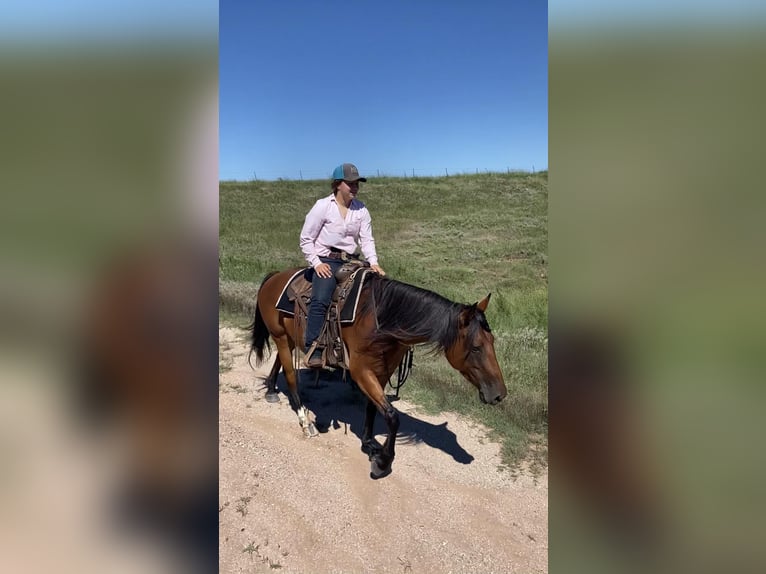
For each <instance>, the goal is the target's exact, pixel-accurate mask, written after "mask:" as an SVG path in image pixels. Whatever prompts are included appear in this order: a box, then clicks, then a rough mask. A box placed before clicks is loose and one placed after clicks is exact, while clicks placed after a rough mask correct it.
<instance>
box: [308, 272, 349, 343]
mask: <svg viewBox="0 0 766 574" xmlns="http://www.w3.org/2000/svg"><path fill="white" fill-rule="evenodd" d="M319 259H320V260H321V261H322V263H327V264H328V265H329V266H330V269H331V271H332V275H331V276H330V277H328V278H327V279H324V278H322V277H320V276H319V275H317V274H316V271H314V276H313V277H312V279H311V303H310V305H309V316H308V319H307V321H306V347H305V350H306V351H308V349H309V347H311V345H312V344H313V343H314V341H315V340H316V338H317V337H319V333H320V331H321V330H322V325H323V324H324V320H325V316H326V315H327V308H328V307H329V306H330V301H331V300H332V294H333V291H335V286H336V284H337V282H336V281H335V272H336V271H337V270H338V269H340V267H341V266H342V265H343V261H341V260H340V259H329V258H327V257H320V258H319Z"/></svg>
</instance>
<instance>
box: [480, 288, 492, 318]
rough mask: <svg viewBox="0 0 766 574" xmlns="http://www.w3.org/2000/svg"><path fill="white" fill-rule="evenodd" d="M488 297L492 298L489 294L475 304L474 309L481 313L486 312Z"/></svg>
mask: <svg viewBox="0 0 766 574" xmlns="http://www.w3.org/2000/svg"><path fill="white" fill-rule="evenodd" d="M490 297H492V293H490V294H489V295H487V296H486V297H484V299H482V300H481V301H479V302H478V303H476V307H477V308H478V309H479V311H481V312H482V313H484V311H486V310H487V305H488V304H489V298H490Z"/></svg>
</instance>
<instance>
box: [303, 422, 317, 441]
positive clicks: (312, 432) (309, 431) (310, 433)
mask: <svg viewBox="0 0 766 574" xmlns="http://www.w3.org/2000/svg"><path fill="white" fill-rule="evenodd" d="M303 434H305V435H306V438H312V437H315V436H319V431H317V427H316V426H315V425H314V423H309V425H308V426H306V427H304V428H303Z"/></svg>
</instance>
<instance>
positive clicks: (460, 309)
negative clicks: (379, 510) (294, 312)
mask: <svg viewBox="0 0 766 574" xmlns="http://www.w3.org/2000/svg"><path fill="white" fill-rule="evenodd" d="M298 271H300V268H294V269H288V270H286V271H282V272H272V273H270V274H269V275H267V276H266V277H265V278H264V280H263V283H262V284H261V287H260V289H259V291H258V297H257V302H256V307H255V318H254V320H253V323H252V324H251V325H250V327H249V329H252V344H251V349H250V353H251V354H252V353H253V352H255V355H256V364H261V363H262V362H263V360H264V349H265V348H266V347H269V350H270V345H269V342H268V339H269V336H271V338H272V339H273V340H274V343H275V344H276V347H277V358H276V361H275V363H274V366H273V367H272V369H271V372H270V374H269V377H268V378H267V380H266V385H267V390H266V399H267V400H270V401H271V402H274V401H275V400H278V395H277V389H276V380H277V375H278V373H279V370H280V368H281V369H283V370H284V374H285V379H286V380H287V386H288V389H289V399H290V403H291V406H292V408H293V410H295V411H296V413H297V415H298V421H299V423H300V426H301V428H302V429H303V431H304V433H305V434H306V436H309V437H311V436H316V434H317V430H316V427H315V426H314V423H312V422H311V421H310V419H309V413H308V410H307V409H306V407H305V406H304V405H303V403H302V402H301V398H300V394H299V392H298V382H297V377H296V372H295V368H294V366H293V362H292V360H291V357H292V355H291V353H292V350H293V349H294V348H295V347H296V346H298V345H300V346H301V347H302V346H303V333H302V332H296V326H295V321H294V320H293V317H291V316H290V315H287V314H285V313H283V312H281V311H279V310H278V309H277V308H276V304H277V300H278V299H279V297H280V294H281V293H282V290H283V289H284V287H285V285H286V283H287V282H288V281H289V279H290V278H291V277H292V276H293V275H294V274H295V273H296V272H298ZM490 295H491V294H489V295H487V296H486V297H485V298H484V299H482V300H481V301H479V302H477V303H474V304H473V305H464V304H461V303H455V302H453V301H450V300H449V299H446V298H445V297H442V296H441V295H439V294H437V293H434V292H433V291H428V290H426V289H422V288H420V287H415V286H413V285H409V284H407V283H402V282H400V281H396V280H393V279H390V278H388V277H383V276H381V275H377V274H375V273H368V274H367V276H366V280H365V283H364V286H363V288H362V292H361V295H360V299H359V304H358V307H357V313H356V320H355V321H354V322H353V323H352V324H350V325H343V326H342V328H341V337H342V338H343V341H344V342H345V344H346V346H347V348H348V357H349V361H348V366H349V372H350V375H351V378H352V379H353V380H354V382H356V384H357V385H358V387H359V388H360V389H361V391H362V392H363V393H364V394H365V395H366V396H367V398H368V401H367V408H366V412H365V420H364V429H363V434H362V451H363V452H365V453H366V454H368V455H369V457H370V462H371V470H370V476H371V477H372V478H374V479H377V478H382V477H384V476H386V475H388V474H390V473H391V465H392V463H393V460H394V456H395V454H394V443H395V441H396V433H397V431H398V429H399V414H398V412H397V411H396V409H395V408H394V407H393V406H391V403H389V401H388V399H387V398H386V394H385V392H384V389H385V387H386V384H387V383H388V380H389V378H390V377H391V375H392V374H393V372H394V371H395V370H396V369H397V368H398V366H399V363H400V361H401V359H402V357H404V355H405V353H406V352H407V349H408V348H409V347H410V346H412V345H417V344H426V345H428V346H430V347H431V349H432V350H433V351H434V352H437V353H439V352H441V353H444V355H445V357H446V359H447V361H448V362H449V364H450V365H451V366H452V367H453V368H454V369H456V370H457V371H459V372H460V374H462V375H463V377H465V379H466V380H468V382H470V383H471V384H472V385H474V386H475V387H476V388H477V389H478V392H479V399H480V400H481V401H482V402H483V403H487V404H492V405H495V404H497V403H499V402H500V401H502V400H503V398H505V396H506V395H507V394H508V390H507V389H506V386H505V382H504V381H503V374H502V372H501V371H500V367H499V365H498V363H497V358H496V356H495V347H494V336H493V335H492V331H491V330H490V327H489V324H488V323H487V319H486V317H485V315H484V312H485V311H486V309H487V304H488V303H489V299H490ZM378 412H379V413H380V414H381V415H382V416H383V418H384V419H385V421H386V425H387V427H388V435H387V438H386V440H385V442H384V444H382V445H381V444H380V443H379V442H378V441H377V440H375V437H374V436H373V423H374V421H375V416H376V413H378Z"/></svg>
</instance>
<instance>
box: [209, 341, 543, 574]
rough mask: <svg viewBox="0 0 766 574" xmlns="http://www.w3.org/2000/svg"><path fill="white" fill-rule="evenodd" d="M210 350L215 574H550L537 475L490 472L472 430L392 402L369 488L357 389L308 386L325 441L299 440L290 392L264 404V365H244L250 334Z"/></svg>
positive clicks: (493, 453) (490, 459)
mask: <svg viewBox="0 0 766 574" xmlns="http://www.w3.org/2000/svg"><path fill="white" fill-rule="evenodd" d="M220 345H221V363H222V365H224V366H225V368H226V369H228V370H224V372H222V373H221V375H220V385H219V401H220V402H219V405H220V406H219V409H220V415H219V443H220V444H219V465H220V466H219V473H220V482H219V497H220V499H219V523H220V539H219V550H220V571H221V572H223V573H236V572H275V571H278V572H283V573H300V574H323V573H368V572H369V573H373V572H374V573H389V572H390V573H398V574H403V573H413V574H420V573H424V574H431V573H469V572H470V573H478V572H481V573H491V572H495V573H508V572H520V573H533V572H546V571H547V554H548V531H547V516H548V480H547V474H543V475H542V476H539V477H538V478H536V479H535V478H533V477H532V476H531V475H528V474H525V473H523V472H522V473H521V474H520V475H518V476H516V477H514V476H512V473H511V472H509V471H508V470H502V469H500V454H499V453H500V448H499V446H498V445H497V444H494V443H492V442H490V441H488V440H487V439H486V433H485V432H484V430H483V429H482V428H481V427H479V426H478V425H476V424H473V423H470V422H467V421H465V420H462V419H461V418H458V417H457V416H456V415H453V414H450V413H444V414H441V415H438V416H430V415H426V414H423V413H420V412H418V411H417V409H416V408H415V406H414V405H412V404H408V403H407V402H406V401H404V400H399V401H397V402H395V403H394V405H395V406H396V408H397V409H398V410H399V411H400V413H401V419H400V420H401V427H400V430H399V439H398V440H397V451H396V453H397V457H396V460H395V461H394V465H393V473H392V474H391V475H390V476H388V477H386V478H383V479H381V480H377V481H376V480H372V479H370V477H369V471H370V464H369V462H368V460H367V456H366V455H365V454H363V453H362V452H361V450H360V438H359V437H360V435H361V430H362V429H361V427H362V422H363V416H364V413H363V404H364V403H363V402H362V401H361V398H360V397H359V395H358V394H357V393H358V391H356V390H355V389H353V388H352V387H351V385H349V384H348V383H345V382H343V381H341V380H338V379H337V378H320V380H319V387H318V388H316V387H315V386H314V382H313V377H312V380H311V381H309V379H308V376H307V377H306V378H305V379H304V381H305V382H304V383H303V386H302V392H303V397H304V401H305V403H306V405H307V407H308V408H309V410H310V411H311V412H312V413H314V415H315V416H316V420H317V423H318V426H319V427H325V428H326V432H323V433H322V434H320V435H319V436H318V437H316V438H311V439H308V438H304V436H303V435H302V433H301V430H300V427H299V426H298V419H297V417H296V415H295V413H293V411H292V410H291V409H290V406H289V404H288V401H287V397H286V396H284V395H282V400H281V401H280V402H279V403H275V404H270V403H267V402H266V401H265V399H264V398H263V395H264V391H263V388H262V381H263V377H265V375H266V374H267V373H268V370H269V365H265V366H264V367H262V368H258V369H257V370H256V371H253V369H252V368H251V367H250V366H249V365H248V363H247V351H248V346H247V341H246V333H245V332H243V331H239V330H236V329H231V328H221V329H220ZM253 362H254V360H253ZM306 372H308V371H306ZM456 376H458V375H457V373H456ZM408 384H411V381H410V382H408ZM279 386H280V390H281V391H284V389H285V384H284V380H283V379H282V377H281V375H280V381H279ZM506 400H512V397H510V396H509V397H508V399H506ZM378 423H379V425H378V424H376V427H375V432H376V434H377V435H378V440H381V442H382V440H383V437H382V436H381V435H382V434H383V430H384V425H383V424H382V421H380V420H378Z"/></svg>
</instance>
